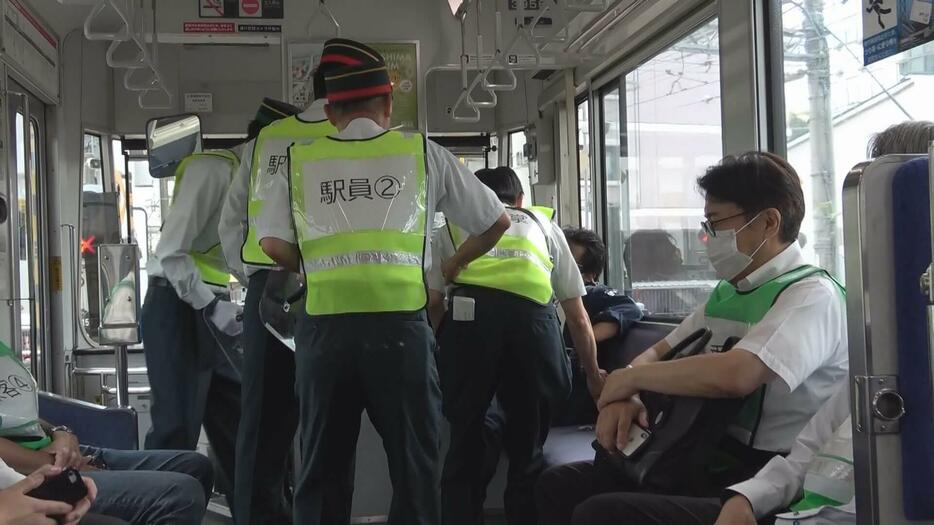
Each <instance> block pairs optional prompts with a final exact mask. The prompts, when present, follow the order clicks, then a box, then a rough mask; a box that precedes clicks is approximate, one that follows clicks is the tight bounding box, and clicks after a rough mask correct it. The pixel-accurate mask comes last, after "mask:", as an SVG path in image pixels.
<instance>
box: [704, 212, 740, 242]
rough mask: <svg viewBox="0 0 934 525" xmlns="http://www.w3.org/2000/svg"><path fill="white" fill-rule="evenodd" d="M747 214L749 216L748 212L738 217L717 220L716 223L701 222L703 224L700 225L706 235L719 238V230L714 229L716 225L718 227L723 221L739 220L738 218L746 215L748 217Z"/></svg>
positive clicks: (738, 214) (737, 215)
mask: <svg viewBox="0 0 934 525" xmlns="http://www.w3.org/2000/svg"><path fill="white" fill-rule="evenodd" d="M746 214H747V212H742V213H737V214H736V215H730V216H729V217H724V218H722V219H717V220H715V221H701V223H700V225H701V229H702V230H704V233H706V234H707V235H709V236H710V237H716V236H717V230H715V229H714V226H715V225H717V224H719V223H721V222H723V221H728V220H730V219H735V218H737V217H742V216H744V215H746Z"/></svg>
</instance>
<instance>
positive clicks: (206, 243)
mask: <svg viewBox="0 0 934 525" xmlns="http://www.w3.org/2000/svg"><path fill="white" fill-rule="evenodd" d="M230 180H231V173H230V162H228V161H227V160H224V159H222V158H219V157H213V156H202V157H198V158H195V159H192V160H191V161H190V162H189V163H188V166H187V167H186V169H185V176H184V177H183V178H182V184H181V187H177V188H175V195H174V200H173V201H172V207H171V209H170V210H169V213H168V216H167V217H166V218H165V222H163V223H162V235H161V237H160V238H159V244H158V246H156V253H155V254H154V255H153V256H152V257H151V258H150V259H149V263H148V265H147V268H146V270H147V272H148V274H149V276H150V277H163V278H165V279H166V280H168V281H169V282H170V283H171V284H172V287H173V288H174V289H175V292H176V293H177V294H178V297H179V298H180V299H181V300H183V301H185V302H186V303H188V304H190V305H191V306H192V308H195V309H196V310H200V309H202V308H204V307H205V306H207V305H209V304H211V301H213V300H214V296H215V293H225V292H226V291H227V289H226V288H218V287H216V286H210V285H208V284H205V282H204V281H202V280H201V273H200V272H199V271H198V268H197V266H195V261H194V259H192V258H191V255H189V254H190V252H192V251H198V252H206V251H208V250H210V249H212V248H214V247H215V246H217V245H218V244H219V243H220V237H219V236H218V234H217V225H218V222H219V220H220V214H221V207H222V206H223V204H224V196H225V195H226V194H227V187H228V186H229V185H230ZM239 261H240V259H239V258H237V259H234V260H233V261H232V262H228V267H230V266H233V267H234V268H237V266H239ZM239 271H240V272H241V273H242V270H239ZM235 273H236V272H235Z"/></svg>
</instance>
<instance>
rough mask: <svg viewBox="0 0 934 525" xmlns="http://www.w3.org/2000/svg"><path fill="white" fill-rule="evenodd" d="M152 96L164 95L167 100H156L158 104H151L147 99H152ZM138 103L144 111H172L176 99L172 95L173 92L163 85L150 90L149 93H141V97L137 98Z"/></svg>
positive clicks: (160, 84)
mask: <svg viewBox="0 0 934 525" xmlns="http://www.w3.org/2000/svg"><path fill="white" fill-rule="evenodd" d="M152 94H157V95H162V96H164V97H165V98H164V99H162V101H159V99H156V100H157V102H154V103H150V102H149V101H148V99H147V97H151V95H152ZM136 101H137V102H138V103H139V107H140V108H142V109H172V107H173V104H174V102H175V97H174V96H173V95H172V92H171V91H169V90H168V89H167V88H166V87H165V86H164V85H162V83H161V82H160V83H159V84H158V87H157V88H155V89H150V90H147V91H141V92H140V93H139V96H138V97H137V98H136Z"/></svg>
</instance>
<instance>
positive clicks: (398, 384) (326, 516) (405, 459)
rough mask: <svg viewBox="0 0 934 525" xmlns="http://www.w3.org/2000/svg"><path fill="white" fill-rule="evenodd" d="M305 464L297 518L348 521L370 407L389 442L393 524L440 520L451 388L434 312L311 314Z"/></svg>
mask: <svg viewBox="0 0 934 525" xmlns="http://www.w3.org/2000/svg"><path fill="white" fill-rule="evenodd" d="M296 350H297V351H296V354H295V364H296V382H295V385H296V392H297V393H298V398H299V407H300V408H299V417H300V428H301V442H302V467H301V472H300V473H299V477H298V484H297V488H296V493H295V504H294V507H295V512H294V521H295V523H300V524H301V525H317V524H332V523H335V524H337V523H339V524H346V523H349V521H350V515H349V514H350V513H349V508H348V507H346V506H342V505H341V503H342V502H345V501H348V500H349V496H350V494H349V493H348V491H349V490H352V487H353V480H352V478H350V479H348V478H349V476H348V473H349V472H351V471H350V468H349V466H350V465H352V461H353V458H354V455H355V452H356V446H357V437H358V435H359V433H360V416H361V413H362V411H363V410H364V409H365V410H366V411H367V415H368V416H369V417H370V421H372V422H373V426H374V427H375V428H376V431H377V432H379V435H380V437H381V438H382V440H383V447H384V449H385V451H386V456H387V459H388V462H389V476H390V480H391V481H392V487H393V495H392V504H391V507H390V509H389V523H390V525H402V524H413V525H415V524H418V525H436V524H437V523H439V522H440V518H441V513H440V502H439V499H438V472H437V465H438V459H439V455H440V450H439V449H440V433H441V430H440V426H441V392H440V390H439V388H438V372H437V367H436V364H435V340H434V337H433V336H432V333H431V328H429V326H428V320H427V318H426V316H425V313H424V312H417V313H383V314H347V315H332V316H317V317H305V318H304V319H303V320H302V322H301V323H300V324H299V327H298V336H297V339H296Z"/></svg>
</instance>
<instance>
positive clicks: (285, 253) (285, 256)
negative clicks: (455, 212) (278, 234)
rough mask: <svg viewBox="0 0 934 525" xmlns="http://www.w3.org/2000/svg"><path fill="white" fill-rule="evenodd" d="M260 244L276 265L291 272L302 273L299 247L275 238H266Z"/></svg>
mask: <svg viewBox="0 0 934 525" xmlns="http://www.w3.org/2000/svg"><path fill="white" fill-rule="evenodd" d="M259 244H260V246H261V247H262V248H263V252H265V253H266V255H268V256H269V258H270V259H272V260H273V261H276V264H278V265H279V266H281V267H283V268H285V269H286V270H288V271H290V272H293V273H301V271H302V268H301V253H300V252H299V251H298V246H297V245H295V244H292V243H290V242H286V241H283V240H282V239H277V238H275V237H264V238H263V239H262V240H261V241H260V242H259Z"/></svg>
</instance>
